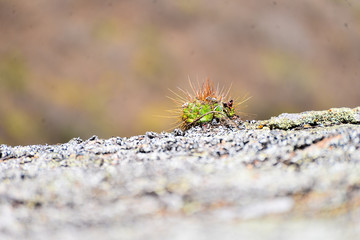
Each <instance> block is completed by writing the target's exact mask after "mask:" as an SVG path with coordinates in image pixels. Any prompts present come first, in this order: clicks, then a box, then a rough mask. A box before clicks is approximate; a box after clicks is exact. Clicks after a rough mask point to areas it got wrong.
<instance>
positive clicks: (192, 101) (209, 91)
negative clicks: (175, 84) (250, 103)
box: [173, 79, 237, 130]
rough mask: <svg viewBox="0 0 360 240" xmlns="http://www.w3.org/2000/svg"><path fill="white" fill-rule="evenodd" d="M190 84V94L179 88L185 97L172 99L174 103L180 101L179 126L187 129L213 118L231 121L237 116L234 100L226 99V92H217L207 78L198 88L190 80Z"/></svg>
mask: <svg viewBox="0 0 360 240" xmlns="http://www.w3.org/2000/svg"><path fill="white" fill-rule="evenodd" d="M190 86H191V88H192V90H193V91H194V95H195V96H192V95H191V94H190V93H188V92H185V91H183V90H181V89H180V90H181V91H182V92H183V93H185V95H186V98H183V97H181V96H180V95H178V94H176V93H174V92H173V93H174V94H176V95H177V96H178V99H173V100H174V101H175V102H176V103H178V104H179V103H181V108H179V109H178V110H179V112H180V113H181V124H180V128H181V129H183V130H187V129H188V128H190V127H192V126H196V125H201V124H204V123H208V122H211V121H213V120H214V119H216V120H219V121H220V122H223V121H227V122H229V121H231V122H232V119H233V118H235V117H237V115H236V114H235V109H234V101H233V100H226V98H227V95H228V93H226V94H225V93H223V91H221V92H220V93H217V91H216V90H215V88H214V84H213V83H212V82H211V81H210V80H209V79H207V80H206V81H205V82H204V83H203V84H202V86H201V87H200V86H199V89H195V88H194V87H193V85H192V83H191V82H190Z"/></svg>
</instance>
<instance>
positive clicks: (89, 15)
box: [0, 0, 360, 145]
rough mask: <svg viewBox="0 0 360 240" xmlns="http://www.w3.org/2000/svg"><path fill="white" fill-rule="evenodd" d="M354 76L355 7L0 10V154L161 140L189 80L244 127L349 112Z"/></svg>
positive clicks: (200, 4)
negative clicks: (4, 148)
mask: <svg viewBox="0 0 360 240" xmlns="http://www.w3.org/2000/svg"><path fill="white" fill-rule="evenodd" d="M359 73H360V1H358V0H356V1H355V0H347V1H346V0H337V1H335V0H328V1H313V0H292V1H286V0H282V1H281V0H276V1H264V0H261V1H241V0H217V1H216V0H174V1H168V0H152V1H151V0H129V1H125V0H123V1H116V0H113V1H111V0H78V1H71V0H58V1H55V0H31V1H18V0H0V144H1V143H5V144H11V145H15V144H38V143H49V144H52V143H60V142H66V141H68V140H69V139H71V138H73V137H78V136H80V137H81V138H83V139H87V138H88V137H90V136H92V135H94V134H96V135H98V136H100V137H102V138H108V137H111V136H122V137H123V136H131V135H136V134H142V133H144V132H146V131H162V130H166V129H168V128H169V127H170V126H171V122H172V121H173V120H170V121H169V120H168V119H166V118H158V117H156V115H166V113H164V110H165V109H168V108H172V107H173V104H172V102H171V101H170V100H168V99H167V98H166V96H167V95H171V93H170V92H169V90H168V88H170V89H176V87H177V86H179V87H181V88H183V89H189V87H188V81H187V78H188V76H190V78H191V79H193V80H195V81H196V79H199V80H202V79H205V78H206V77H208V76H209V77H210V78H211V79H212V80H214V81H215V82H216V83H220V85H224V86H225V87H229V86H230V85H231V83H232V91H231V94H232V96H239V97H242V96H244V95H245V94H249V95H251V96H252V99H251V100H250V101H248V102H247V103H246V104H244V106H243V108H242V109H241V111H244V112H247V113H251V114H253V115H251V117H250V118H253V119H266V118H269V117H270V116H272V115H277V114H279V113H281V112H298V111H305V110H323V109H327V108H330V107H342V106H344V107H345V106H346V107H355V106H357V105H359V102H360V94H359V89H360V81H359ZM245 105H247V107H246V108H245Z"/></svg>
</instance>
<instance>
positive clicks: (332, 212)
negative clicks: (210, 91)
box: [0, 108, 360, 239]
mask: <svg viewBox="0 0 360 240" xmlns="http://www.w3.org/2000/svg"><path fill="white" fill-rule="evenodd" d="M358 111H359V108H356V109H353V110H352V109H333V110H331V111H330V112H329V111H322V112H306V113H301V114H282V115H280V116H279V117H276V118H272V119H270V120H267V121H252V122H247V123H241V125H240V126H239V128H240V129H243V130H240V129H237V128H226V127H222V126H219V127H213V126H211V125H208V126H203V127H202V128H200V127H197V128H192V129H190V130H188V131H186V132H182V131H180V130H175V131H174V132H171V133H165V132H163V133H154V132H148V133H146V134H145V135H140V136H133V137H130V138H120V137H114V138H110V139H100V138H98V137H96V136H93V137H91V138H90V139H88V140H85V141H83V140H81V139H79V138H74V139H72V140H70V141H69V142H68V143H64V144H59V145H32V146H15V147H11V146H7V145H1V146H0V157H1V158H0V179H1V180H0V216H1V217H2V219H6V221H2V223H1V224H0V238H1V239H15V238H19V239H20V238H26V239H49V238H51V239H64V238H67V239H79V238H87V239H98V238H103V239H118V238H119V236H121V238H122V239H143V238H144V237H146V238H147V239H159V238H162V239H164V238H165V239H170V238H171V239H172V238H173V237H174V236H177V239H219V238H222V239H239V238H248V239H264V238H265V239H266V238H267V239H274V238H280V237H279V236H282V238H284V239H288V238H291V239H302V238H309V237H310V238H311V237H314V239H315V238H316V239H318V238H326V239H356V238H357V237H358V236H359V235H358V234H359V231H360V228H359V226H358V225H357V224H356V223H357V222H358V221H360V215H359V214H360V212H359V206H360V125H357V123H359V121H358V120H356V119H357V118H356V116H357V114H358ZM309 119H312V120H311V121H313V123H314V120H313V119H318V120H317V121H316V124H310V122H311V121H310V120H309ZM300 121H304V122H300ZM284 122H285V123H286V124H284ZM289 122H290V123H289ZM344 123H347V124H344ZM289 124H290V125H291V127H288V126H290V125H289ZM308 124H309V126H308ZM260 125H262V129H259V126H260ZM270 128H271V129H273V130H270ZM283 129H292V130H283Z"/></svg>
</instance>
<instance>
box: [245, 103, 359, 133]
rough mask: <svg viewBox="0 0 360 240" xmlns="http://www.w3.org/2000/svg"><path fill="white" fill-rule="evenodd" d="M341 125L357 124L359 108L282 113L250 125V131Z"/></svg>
mask: <svg viewBox="0 0 360 240" xmlns="http://www.w3.org/2000/svg"><path fill="white" fill-rule="evenodd" d="M341 123H349V124H359V123H360V107H357V108H353V109H351V108H331V109H329V110H325V111H309V112H303V113H283V114H281V115H279V116H277V117H272V118H270V119H269V120H265V121H260V122H256V123H255V124H250V125H248V127H249V128H250V129H255V128H257V129H259V127H260V126H261V128H263V127H269V128H270V129H283V130H288V129H293V128H298V127H304V128H305V127H306V126H307V127H308V126H309V125H310V126H332V125H338V124H341Z"/></svg>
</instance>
